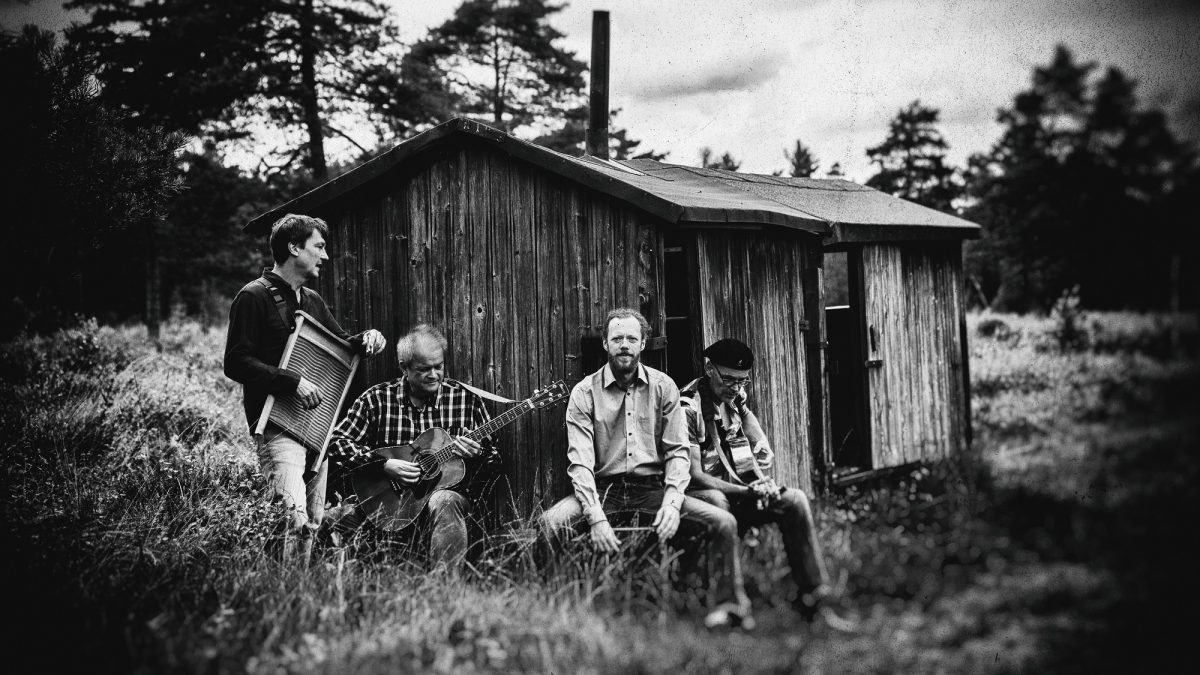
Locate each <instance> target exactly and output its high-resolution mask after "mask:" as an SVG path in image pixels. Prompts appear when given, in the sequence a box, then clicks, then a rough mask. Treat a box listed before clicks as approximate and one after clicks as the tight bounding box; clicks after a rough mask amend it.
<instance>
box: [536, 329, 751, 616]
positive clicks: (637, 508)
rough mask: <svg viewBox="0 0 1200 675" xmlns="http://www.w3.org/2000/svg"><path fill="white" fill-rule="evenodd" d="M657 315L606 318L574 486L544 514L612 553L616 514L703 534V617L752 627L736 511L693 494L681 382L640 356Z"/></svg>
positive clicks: (570, 420) (623, 520) (582, 420)
mask: <svg viewBox="0 0 1200 675" xmlns="http://www.w3.org/2000/svg"><path fill="white" fill-rule="evenodd" d="M648 337H650V324H649V322H647V321H646V318H645V317H644V316H642V314H641V313H640V312H638V311H637V310H634V309H630V308H625V307H622V308H618V309H614V310H612V311H611V312H609V313H608V317H607V318H606V319H605V321H604V340H603V345H604V348H605V350H606V351H607V352H608V363H606V364H605V365H604V366H603V367H601V368H600V370H597V371H596V372H594V373H592V374H591V375H588V376H587V377H584V378H583V380H581V381H580V382H579V383H578V384H577V385H575V388H574V389H573V390H572V391H571V400H570V403H569V404H568V405H567V415H566V423H567V463H568V467H567V475H569V476H570V477H571V485H572V487H573V488H574V490H573V492H574V494H572V495H568V496H567V497H564V498H563V499H561V500H559V501H558V502H557V503H556V504H554V505H553V506H551V507H550V508H549V509H547V510H546V511H545V512H544V513H543V514H542V515H541V516H540V517H539V518H538V525H539V527H540V528H541V530H542V532H543V533H544V535H545V538H546V540H547V541H549V542H551V543H554V544H561V543H562V542H563V541H565V540H566V539H567V538H569V537H570V535H571V534H572V532H573V531H574V530H575V528H576V527H577V523H581V521H586V523H587V528H588V530H589V534H590V537H589V539H590V541H591V545H592V546H593V547H594V548H596V549H597V550H599V551H602V552H605V553H615V552H616V551H618V550H619V547H620V544H621V541H620V539H618V537H617V535H616V530H614V529H613V526H612V525H611V524H610V522H609V520H610V517H611V518H612V519H613V520H614V521H620V524H622V525H625V524H627V523H629V522H633V523H634V524H635V525H636V524H637V523H639V522H641V523H643V524H644V523H646V522H649V523H650V526H651V527H653V528H654V529H655V531H656V533H657V534H658V536H659V538H660V539H662V540H663V541H666V540H671V539H673V538H675V537H676V534H677V532H678V533H679V534H680V535H684V536H692V535H699V537H700V538H701V539H702V540H703V542H704V544H705V546H706V548H707V549H708V552H709V555H711V556H712V557H713V559H714V561H715V564H716V568H717V578H716V583H715V584H714V586H715V588H714V594H713V596H712V597H711V602H710V605H711V610H710V611H709V613H708V615H707V616H706V617H705V620H704V623H705V625H706V626H708V627H710V628H714V627H740V628H742V629H750V628H752V627H753V626H754V619H753V617H752V616H751V615H750V600H749V599H748V598H747V597H746V593H745V590H744V589H743V585H742V570H741V561H740V560H739V555H738V548H739V545H738V536H737V521H736V520H735V519H734V517H733V516H732V515H731V514H730V513H729V512H728V510H723V509H721V508H718V507H716V506H714V505H712V504H711V503H705V502H703V501H701V500H699V499H695V498H692V497H688V496H685V494H684V493H685V490H686V489H687V484H688V480H689V473H690V470H689V466H688V465H689V462H690V448H689V446H688V439H687V432H686V430H685V429H684V424H685V423H684V419H683V415H682V413H681V411H680V410H679V389H678V388H677V387H676V386H675V383H674V382H672V381H671V378H669V377H667V375H666V374H665V373H662V372H660V371H658V370H655V369H653V368H650V367H648V366H645V365H642V363H641V353H642V349H643V347H644V346H645V344H646V339H647V338H648Z"/></svg>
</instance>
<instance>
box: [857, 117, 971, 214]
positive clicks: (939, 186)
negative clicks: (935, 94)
mask: <svg viewBox="0 0 1200 675" xmlns="http://www.w3.org/2000/svg"><path fill="white" fill-rule="evenodd" d="M938 116H939V112H938V110H937V109H936V108H931V107H929V106H925V105H922V104H921V102H920V101H919V100H917V101H913V102H912V103H909V104H908V105H907V106H905V107H904V108H902V109H901V110H900V111H899V112H898V113H897V114H896V117H894V118H893V119H892V121H891V123H890V124H889V128H888V135H887V138H886V139H884V141H883V142H882V143H880V144H879V145H876V146H874V147H872V148H868V149H867V157H869V158H870V159H871V162H872V163H873V164H875V165H876V166H878V167H879V172H878V173H876V174H875V175H874V176H872V177H871V178H869V179H868V180H867V185H868V186H869V187H873V188H875V189H877V190H881V191H883V192H886V193H888V194H892V195H896V196H897V197H901V198H903V199H907V200H909V201H914V202H917V203H918V204H924V205H925V206H928V207H930V208H935V209H940V210H942V211H950V210H951V208H952V207H951V202H952V201H953V200H954V199H955V198H956V197H957V196H958V194H959V191H960V190H959V187H958V185H957V184H956V183H955V181H954V169H952V168H951V167H949V166H947V165H946V148H947V145H946V141H945V139H943V138H942V134H941V132H939V131H938V130H937V127H936V125H937V122H938Z"/></svg>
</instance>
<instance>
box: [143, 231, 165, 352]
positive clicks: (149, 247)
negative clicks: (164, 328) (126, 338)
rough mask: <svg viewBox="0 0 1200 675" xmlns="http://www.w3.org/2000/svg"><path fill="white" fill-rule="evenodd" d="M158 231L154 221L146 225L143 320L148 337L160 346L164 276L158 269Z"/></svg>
mask: <svg viewBox="0 0 1200 675" xmlns="http://www.w3.org/2000/svg"><path fill="white" fill-rule="evenodd" d="M156 229H157V228H156V227H155V222H154V221H153V220H151V221H150V222H148V223H146V307H145V311H144V317H143V318H144V321H145V323H146V335H148V336H149V337H150V339H151V340H153V341H154V343H155V344H158V335H159V325H160V324H161V323H162V303H160V302H159V294H160V290H161V286H162V276H161V275H160V274H159V269H158V236H157V232H155V230H156Z"/></svg>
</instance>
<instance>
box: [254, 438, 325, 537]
mask: <svg viewBox="0 0 1200 675" xmlns="http://www.w3.org/2000/svg"><path fill="white" fill-rule="evenodd" d="M307 456H308V450H307V448H305V447H304V445H302V444H301V443H300V441H297V440H296V439H294V438H292V437H291V436H289V435H288V434H286V433H284V432H283V431H282V430H281V429H280V428H279V427H277V426H275V425H273V424H269V425H267V428H266V429H265V430H264V432H263V437H262V440H261V441H260V442H259V444H258V464H259V467H260V469H261V470H262V472H263V475H264V476H266V478H267V483H268V484H269V485H270V486H271V491H272V492H273V494H274V496H275V498H277V499H279V500H280V501H282V502H283V505H284V507H285V508H286V509H287V511H288V516H289V528H290V529H291V530H292V531H297V530H304V529H310V530H315V529H316V528H317V526H318V525H320V524H321V520H322V519H323V518H324V517H325V485H326V483H327V482H328V480H329V462H328V461H324V462H321V466H320V467H319V468H318V469H317V470H316V472H314V473H313V474H312V475H311V476H309V477H308V478H307V480H306V477H305V460H306V458H307Z"/></svg>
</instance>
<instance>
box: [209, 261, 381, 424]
mask: <svg viewBox="0 0 1200 675" xmlns="http://www.w3.org/2000/svg"><path fill="white" fill-rule="evenodd" d="M262 278H264V279H266V280H267V281H268V282H269V283H270V284H271V285H273V286H275V288H277V289H278V290H279V291H280V293H281V295H282V297H283V301H284V304H285V311H284V314H286V315H287V317H288V319H287V320H285V319H284V317H283V316H280V314H279V310H278V309H277V308H276V306H275V300H274V298H272V297H271V293H270V291H268V290H267V289H266V288H265V287H263V285H262V284H260V283H259V282H258V281H257V280H255V281H251V282H250V283H248V284H246V285H245V286H244V287H243V288H242V290H240V291H238V294H237V296H236V297H234V299H233V305H231V306H230V308H229V333H228V335H227V336H226V338H225V375H226V376H227V377H229V379H231V380H233V381H235V382H240V383H241V384H242V387H243V389H244V401H243V407H244V408H245V411H246V422H247V424H248V425H249V427H250V430H251V431H254V428H255V427H256V426H258V417H259V415H261V414H262V409H263V406H264V405H265V403H266V400H267V395H268V394H273V395H275V396H289V395H291V394H294V393H296V387H297V386H298V385H299V384H300V373H299V371H296V370H291V369H287V368H280V367H279V361H280V359H281V358H283V350H284V347H286V346H287V341H288V338H289V337H291V334H292V327H293V326H294V325H295V320H294V319H293V318H292V316H293V314H295V312H296V310H303V311H305V312H306V313H308V314H309V315H310V316H312V318H314V319H316V320H317V323H319V324H321V325H322V326H324V327H325V328H327V329H329V331H330V332H331V333H333V334H334V335H336V336H338V337H340V338H342V339H343V340H347V341H349V342H350V343H351V344H353V345H354V347H355V349H357V350H358V352H359V353H360V354H363V353H365V350H364V348H363V343H362V335H363V334H362V333H359V334H357V335H350V334H349V333H347V332H346V331H345V330H343V329H342V327H341V325H340V324H338V322H337V320H336V319H334V318H333V314H332V313H331V312H330V311H329V308H328V307H327V306H326V305H325V301H324V300H322V299H321V296H320V295H318V294H317V292H316V291H314V290H312V289H310V288H304V287H303V286H301V287H300V288H299V289H297V290H295V291H293V290H292V287H291V286H290V285H289V284H288V282H287V281H284V279H283V277H281V276H279V275H278V274H275V273H274V272H272V271H271V270H270V269H265V270H263V274H262Z"/></svg>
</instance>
